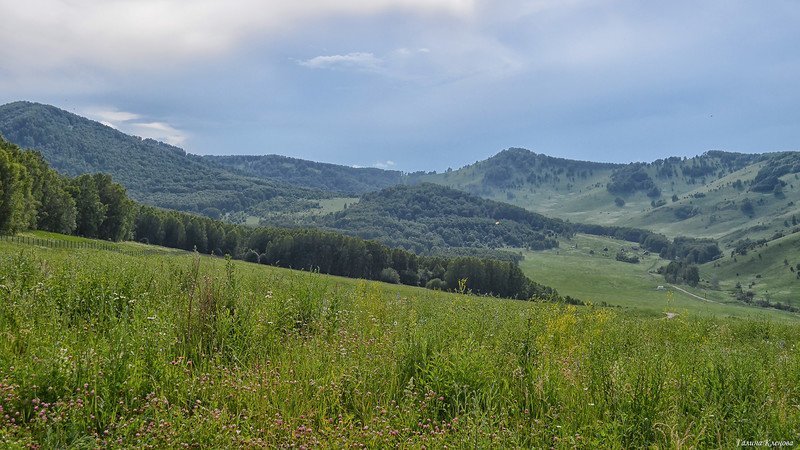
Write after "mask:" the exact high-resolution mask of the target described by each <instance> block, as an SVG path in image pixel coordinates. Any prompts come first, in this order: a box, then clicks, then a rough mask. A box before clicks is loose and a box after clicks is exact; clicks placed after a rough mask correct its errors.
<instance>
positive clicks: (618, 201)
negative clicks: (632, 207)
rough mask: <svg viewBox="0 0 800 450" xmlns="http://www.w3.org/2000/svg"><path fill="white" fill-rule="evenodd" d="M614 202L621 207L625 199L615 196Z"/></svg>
mask: <svg viewBox="0 0 800 450" xmlns="http://www.w3.org/2000/svg"><path fill="white" fill-rule="evenodd" d="M614 204H615V205H617V206H619V207H620V208H622V207H623V206H625V200H623V199H622V197H617V198H615V199H614Z"/></svg>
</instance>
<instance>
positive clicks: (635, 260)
mask: <svg viewBox="0 0 800 450" xmlns="http://www.w3.org/2000/svg"><path fill="white" fill-rule="evenodd" d="M616 259H617V261H622V262H626V263H631V264H639V257H638V256H636V255H628V254H627V253H625V252H624V251H622V250H620V251H619V252H618V253H617V256H616Z"/></svg>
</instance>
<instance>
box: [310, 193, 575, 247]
mask: <svg viewBox="0 0 800 450" xmlns="http://www.w3.org/2000/svg"><path fill="white" fill-rule="evenodd" d="M313 223H315V224H317V225H319V226H323V227H326V228H330V229H334V230H338V231H343V232H346V233H351V234H354V235H356V236H359V237H363V238H366V239H376V240H379V241H382V242H384V243H386V244H388V245H390V246H395V247H404V248H407V249H411V250H414V251H416V252H418V253H427V252H435V251H436V250H437V249H444V248H452V247H480V248H497V247H504V246H514V247H525V248H534V249H539V248H550V247H552V246H555V245H557V244H558V242H557V241H556V239H555V237H556V236H557V235H559V234H566V233H568V232H569V230H568V226H567V225H566V224H565V223H564V222H563V221H561V220H558V219H551V218H548V217H544V216H542V215H540V214H536V213H532V212H530V211H526V210H524V209H522V208H519V207H516V206H512V205H509V204H506V203H500V202H495V201H491V200H486V199H482V198H480V197H477V196H474V195H470V194H467V193H465V192H462V191H458V190H454V189H449V188H447V187H444V186H439V185H435V184H431V183H423V184H417V185H411V186H409V185H402V186H395V187H391V188H387V189H384V190H382V191H379V192H374V193H369V194H366V195H364V196H363V197H362V198H361V200H360V201H359V202H358V203H355V204H352V205H350V206H349V207H348V208H347V209H345V210H343V211H340V212H337V213H334V214H329V215H326V216H321V217H319V218H317V220H315V221H314V222H313Z"/></svg>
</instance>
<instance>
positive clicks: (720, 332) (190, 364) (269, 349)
mask: <svg viewBox="0 0 800 450" xmlns="http://www.w3.org/2000/svg"><path fill="white" fill-rule="evenodd" d="M0 250H1V251H2V256H0V333H1V334H2V338H0V408H2V410H1V411H0V445H2V446H5V447H11V448H14V447H18V448H25V447H28V446H33V447H35V446H42V447H46V448H51V447H74V448H86V447H96V446H124V447H135V448H147V447H149V448H165V447H168V448H175V447H185V446H189V447H201V448H225V447H259V446H265V447H266V446H270V447H274V446H278V447H289V446H296V447H301V446H307V447H344V446H361V445H364V446H367V447H374V448H382V447H392V446H405V447H422V446H427V447H443V446H445V445H446V446H449V447H473V448H474V447H478V448H488V447H551V446H554V447H579V448H597V447H604V448H609V447H611V448H635V447H649V446H655V447H666V448H689V447H730V446H734V445H735V444H736V442H737V439H742V440H757V439H765V438H770V439H773V440H779V439H783V440H792V439H795V440H796V439H797V436H798V432H800V407H799V406H798V405H800V353H799V352H798V348H797V343H798V338H800V326H798V325H793V324H776V323H769V322H759V321H751V320H739V319H726V320H718V319H710V318H697V317H693V316H691V315H688V314H682V315H680V316H678V317H677V318H675V319H671V320H660V319H654V318H652V317H643V316H637V315H635V314H632V313H628V312H625V311H620V310H612V309H603V308H592V307H577V308H576V307H565V306H558V305H550V304H547V305H545V304H532V303H525V302H515V301H500V300H493V299H481V298H475V297H469V296H462V295H456V294H445V293H438V292H434V291H428V290H423V289H412V288H406V287H397V286H390V285H384V284H379V283H372V282H363V281H353V280H345V279H339V278H333V277H326V276H320V275H317V274H309V273H303V272H292V271H288V270H281V269H273V268H269V267H265V266H258V265H250V264H246V263H240V262H235V261H230V260H228V261H224V260H221V259H212V258H206V257H202V258H201V257H198V256H191V255H163V256H153V255H151V256H128V255H121V254H115V253H111V252H103V251H96V250H79V251H69V250H46V249H36V248H31V247H27V246H23V245H18V244H7V243H3V244H0Z"/></svg>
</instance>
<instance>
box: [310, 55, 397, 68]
mask: <svg viewBox="0 0 800 450" xmlns="http://www.w3.org/2000/svg"><path fill="white" fill-rule="evenodd" d="M381 62H382V61H381V59H380V58H376V57H375V55H373V54H372V53H362V52H356V53H348V54H346V55H329V56H316V57H314V58H311V59H307V60H305V61H299V62H298V64H300V65H301V66H304V67H309V68H311V69H336V68H356V69H363V70H374V69H377V68H378V67H379V66H380V65H381Z"/></svg>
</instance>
